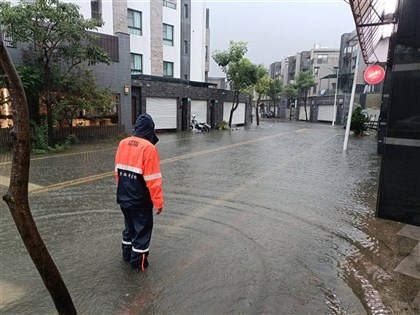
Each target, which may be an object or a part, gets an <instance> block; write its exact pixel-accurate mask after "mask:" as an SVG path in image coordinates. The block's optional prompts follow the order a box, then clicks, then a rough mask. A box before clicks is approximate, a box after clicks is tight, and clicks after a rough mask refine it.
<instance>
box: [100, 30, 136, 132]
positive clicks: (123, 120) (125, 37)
mask: <svg viewBox="0 0 420 315" xmlns="http://www.w3.org/2000/svg"><path fill="white" fill-rule="evenodd" d="M115 36H117V37H118V50H119V62H114V63H111V64H110V65H106V64H97V65H96V66H95V68H94V74H95V77H96V81H97V84H98V86H99V87H105V86H110V87H111V88H112V89H113V90H114V91H116V93H118V94H119V95H120V106H119V110H118V119H119V123H120V124H123V125H126V128H128V129H127V131H129V129H130V128H131V87H130V86H131V69H130V35H129V34H126V33H116V34H115ZM125 85H127V86H128V87H130V92H129V93H128V94H124V86H125Z"/></svg>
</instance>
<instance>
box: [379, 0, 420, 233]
mask: <svg viewBox="0 0 420 315" xmlns="http://www.w3.org/2000/svg"><path fill="white" fill-rule="evenodd" d="M419 35H420V2H419V1H409V0H402V1H401V2H400V12H399V21H398V30H397V33H396V34H395V37H394V38H393V40H394V41H395V42H394V43H393V44H392V45H391V47H392V51H391V52H390V54H391V56H390V57H391V58H390V60H392V68H391V67H388V70H391V69H392V71H391V73H390V74H389V75H387V78H386V82H385V86H384V96H385V95H386V97H384V98H383V99H385V101H386V104H385V106H386V108H387V110H386V111H384V110H383V111H382V112H381V124H380V128H381V129H380V134H381V136H382V135H384V138H383V143H382V144H381V147H382V151H383V155H382V165H381V172H380V179H379V189H378V203H377V216H378V217H380V218H385V219H391V220H396V221H400V222H404V223H409V224H413V225H418V226H420V163H419V161H420V106H419V99H420V88H419V87H420V68H419V67H418V65H419V64H420V51H419V49H420V36H419Z"/></svg>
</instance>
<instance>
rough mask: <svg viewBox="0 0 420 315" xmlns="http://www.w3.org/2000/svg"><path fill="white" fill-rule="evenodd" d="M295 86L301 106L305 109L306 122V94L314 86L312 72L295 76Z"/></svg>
mask: <svg viewBox="0 0 420 315" xmlns="http://www.w3.org/2000/svg"><path fill="white" fill-rule="evenodd" d="M295 85H296V88H297V91H298V96H299V98H300V99H301V100H302V101H303V105H304V108H305V119H306V122H308V110H307V106H306V105H307V102H308V94H309V90H310V89H311V88H312V87H313V86H314V85H315V76H314V74H313V73H312V71H309V70H308V71H301V72H299V73H298V75H297V76H296V81H295Z"/></svg>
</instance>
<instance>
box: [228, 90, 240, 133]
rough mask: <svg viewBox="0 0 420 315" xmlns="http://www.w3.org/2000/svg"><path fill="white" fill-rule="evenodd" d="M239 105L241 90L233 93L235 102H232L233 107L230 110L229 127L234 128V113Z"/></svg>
mask: <svg viewBox="0 0 420 315" xmlns="http://www.w3.org/2000/svg"><path fill="white" fill-rule="evenodd" d="M238 106H239V92H236V91H235V93H234V94H233V102H232V108H231V110H230V116H229V128H232V119H233V113H234V112H235V110H236V109H237V108H238Z"/></svg>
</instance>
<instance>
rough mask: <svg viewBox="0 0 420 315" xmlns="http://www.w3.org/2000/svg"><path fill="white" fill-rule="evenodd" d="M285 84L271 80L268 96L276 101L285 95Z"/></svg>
mask: <svg viewBox="0 0 420 315" xmlns="http://www.w3.org/2000/svg"><path fill="white" fill-rule="evenodd" d="M283 91H284V88H283V84H282V83H281V82H280V80H278V79H271V78H270V81H269V83H268V92H267V93H268V95H270V96H271V98H272V99H273V100H274V101H275V100H277V98H278V97H279V96H280V95H281V94H282V93H283Z"/></svg>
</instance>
